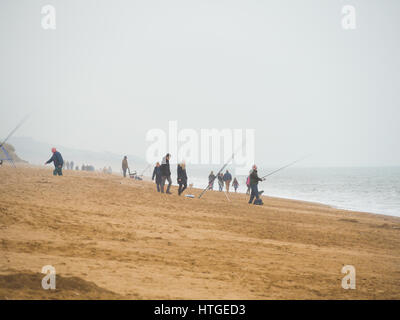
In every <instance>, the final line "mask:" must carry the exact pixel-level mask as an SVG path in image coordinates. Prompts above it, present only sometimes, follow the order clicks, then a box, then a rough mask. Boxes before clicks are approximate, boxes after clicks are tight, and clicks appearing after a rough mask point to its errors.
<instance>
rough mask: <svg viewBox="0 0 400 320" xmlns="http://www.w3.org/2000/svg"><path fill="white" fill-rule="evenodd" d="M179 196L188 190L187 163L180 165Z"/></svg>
mask: <svg viewBox="0 0 400 320" xmlns="http://www.w3.org/2000/svg"><path fill="white" fill-rule="evenodd" d="M178 185H179V188H178V195H181V194H182V192H183V191H184V190H185V189H186V188H187V175H186V165H185V162H182V163H180V164H178Z"/></svg>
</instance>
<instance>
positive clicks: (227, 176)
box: [223, 170, 232, 192]
mask: <svg viewBox="0 0 400 320" xmlns="http://www.w3.org/2000/svg"><path fill="white" fill-rule="evenodd" d="M223 180H224V182H225V187H226V192H229V186H230V184H231V181H232V175H231V174H230V173H229V171H228V170H226V171H225V174H224V178H223Z"/></svg>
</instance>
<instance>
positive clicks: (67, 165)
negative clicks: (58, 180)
mask: <svg viewBox="0 0 400 320" xmlns="http://www.w3.org/2000/svg"><path fill="white" fill-rule="evenodd" d="M65 166H66V167H67V170H69V161H67V162H66V163H65Z"/></svg>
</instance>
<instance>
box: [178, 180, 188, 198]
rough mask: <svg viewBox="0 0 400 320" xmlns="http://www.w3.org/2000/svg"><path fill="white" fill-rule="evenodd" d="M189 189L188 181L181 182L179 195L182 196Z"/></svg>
mask: <svg viewBox="0 0 400 320" xmlns="http://www.w3.org/2000/svg"><path fill="white" fill-rule="evenodd" d="M186 188H187V182H186V181H181V182H179V188H178V194H179V195H181V193H182V192H183V191H185V189H186Z"/></svg>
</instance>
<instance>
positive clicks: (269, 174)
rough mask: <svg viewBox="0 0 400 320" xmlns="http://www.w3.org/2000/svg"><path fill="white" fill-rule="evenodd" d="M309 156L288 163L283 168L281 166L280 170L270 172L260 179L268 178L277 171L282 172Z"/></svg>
mask: <svg viewBox="0 0 400 320" xmlns="http://www.w3.org/2000/svg"><path fill="white" fill-rule="evenodd" d="M309 156H310V155H306V156H304V157H301V158H300V159H297V160H296V161H293V162H291V163H289V164H287V165H285V166H283V167H281V168H279V169H276V170H274V171H272V172H270V173H268V174H266V175H265V176H263V177H261V179H265V178H266V177H269V176H271V175H273V174H275V173H277V172H278V171H281V170H283V169H285V168H287V167H290V166H292V165H294V164H295V163H297V162H300V161H301V160H304V159H305V158H308V157H309Z"/></svg>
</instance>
